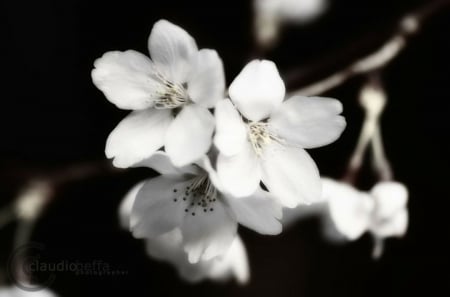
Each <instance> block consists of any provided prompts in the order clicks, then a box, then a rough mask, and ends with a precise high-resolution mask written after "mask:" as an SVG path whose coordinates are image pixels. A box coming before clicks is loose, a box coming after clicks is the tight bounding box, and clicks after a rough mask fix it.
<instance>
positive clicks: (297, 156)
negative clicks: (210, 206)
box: [214, 60, 345, 208]
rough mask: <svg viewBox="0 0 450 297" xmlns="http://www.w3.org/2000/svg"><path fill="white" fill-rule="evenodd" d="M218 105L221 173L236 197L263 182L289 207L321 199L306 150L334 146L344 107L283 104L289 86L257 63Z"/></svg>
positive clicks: (313, 101)
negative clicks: (286, 86)
mask: <svg viewBox="0 0 450 297" xmlns="http://www.w3.org/2000/svg"><path fill="white" fill-rule="evenodd" d="M229 95H230V98H231V100H232V101H233V103H234V104H235V105H236V107H237V109H238V110H239V112H240V113H241V114H242V116H244V117H245V118H246V119H242V117H241V115H240V114H239V113H238V111H237V110H236V108H235V106H233V104H232V103H231V101H230V100H228V99H227V100H221V101H219V103H218V104H217V105H216V110H215V116H216V135H215V138H214V143H215V145H216V146H217V148H218V149H219V151H220V154H219V157H218V160H217V173H218V176H219V179H220V180H221V182H222V183H223V186H224V188H225V189H226V190H227V191H229V192H230V193H231V194H232V195H234V196H236V197H241V196H247V195H251V194H252V193H253V192H254V191H255V190H256V189H257V188H258V186H259V183H260V181H262V182H263V183H264V185H265V186H266V187H267V188H268V189H269V191H270V192H271V193H272V194H273V195H274V196H275V197H277V198H279V199H280V200H281V202H282V204H283V205H284V206H286V207H290V208H292V207H295V206H297V205H298V204H299V203H312V202H315V201H317V200H319V199H320V198H321V183H320V177H319V171H318V169H317V167H316V165H315V163H314V161H313V160H312V159H311V157H310V156H309V155H308V153H306V151H305V150H304V149H303V148H315V147H319V146H323V145H326V144H329V143H331V142H333V141H335V140H336V139H337V138H338V137H339V136H340V134H341V133H342V131H343V130H344V128H345V119H344V118H343V117H342V116H339V113H341V112H342V105H341V103H340V102H339V101H337V100H335V99H330V98H319V97H311V98H307V97H302V96H295V97H292V98H290V99H288V100H286V101H284V102H283V99H284V95H285V87H284V83H283V81H282V80H281V77H280V76H279V74H278V70H277V68H276V66H275V64H274V63H273V62H270V61H257V60H255V61H252V62H250V63H249V64H247V66H245V68H244V69H243V70H242V72H241V73H240V74H239V75H238V76H237V77H236V79H235V80H234V81H233V82H232V84H231V86H230V88H229Z"/></svg>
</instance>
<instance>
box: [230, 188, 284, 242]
mask: <svg viewBox="0 0 450 297" xmlns="http://www.w3.org/2000/svg"><path fill="white" fill-rule="evenodd" d="M227 198H228V199H227V201H228V205H229V206H230V208H231V210H232V211H233V214H234V216H235V217H236V219H237V221H238V222H239V223H240V224H242V225H244V226H245V227H247V228H250V229H252V230H255V231H256V232H258V233H260V234H265V235H276V234H279V233H280V232H281V230H282V226H281V223H280V222H279V220H280V219H281V217H282V210H281V204H280V203H279V202H278V201H277V200H276V199H274V197H270V194H269V193H267V192H266V191H263V190H262V189H261V188H258V189H257V191H256V192H255V193H254V194H253V195H251V196H249V197H244V198H239V199H236V198H234V197H227Z"/></svg>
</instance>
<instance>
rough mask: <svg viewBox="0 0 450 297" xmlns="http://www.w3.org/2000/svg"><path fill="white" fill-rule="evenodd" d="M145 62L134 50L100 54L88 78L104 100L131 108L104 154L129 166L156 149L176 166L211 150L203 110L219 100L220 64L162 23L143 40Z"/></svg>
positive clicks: (209, 120) (210, 122) (209, 121)
mask: <svg viewBox="0 0 450 297" xmlns="http://www.w3.org/2000/svg"><path fill="white" fill-rule="evenodd" d="M148 47H149V51H150V55H151V60H150V59H149V58H148V57H147V56H145V55H143V54H141V53H139V52H136V51H133V50H128V51H124V52H121V51H112V52H107V53H105V54H104V55H103V56H102V57H101V58H99V59H97V60H96V61H95V63H94V66H95V68H94V69H93V70H92V79H93V82H94V84H95V85H96V86H97V88H99V89H100V90H101V91H102V92H103V93H104V94H105V96H106V98H107V99H108V100H109V101H111V102H112V103H114V104H115V105H116V106H117V107H119V108H121V109H128V110H133V111H132V112H131V113H130V114H129V115H128V116H127V117H126V118H125V119H124V120H122V122H120V123H119V125H118V126H117V127H116V128H115V129H114V130H113V131H112V132H111V134H110V135H109V137H108V140H107V143H106V149H105V152H106V156H107V157H108V158H114V160H113V164H114V165H115V166H116V167H122V168H123V167H129V166H132V165H134V164H136V163H138V162H140V161H142V160H143V159H145V158H148V157H150V156H151V155H152V154H153V153H154V152H155V151H157V150H158V149H159V148H161V147H162V146H164V147H165V151H166V152H167V154H168V155H169V157H170V158H171V159H172V162H174V164H176V165H177V166H183V165H186V164H188V163H191V162H193V161H195V160H197V159H199V158H200V157H201V156H202V155H203V154H205V153H206V152H207V151H208V150H209V148H210V146H211V138H212V134H213V131H214V118H213V116H212V114H211V113H210V112H209V111H208V108H211V107H213V106H214V105H215V104H216V102H217V101H218V100H220V99H223V97H224V89H225V79H224V71H223V65H222V61H221V59H220V58H219V56H218V55H217V53H216V51H214V50H210V49H202V50H198V48H197V45H196V43H195V41H194V39H193V38H192V37H191V36H190V35H189V34H188V33H187V32H186V31H184V30H183V29H181V28H180V27H178V26H176V25H173V24H171V23H170V22H168V21H165V20H161V21H158V22H157V23H155V25H154V26H153V29H152V32H151V34H150V37H149V40H148Z"/></svg>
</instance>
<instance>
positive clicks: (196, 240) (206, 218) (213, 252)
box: [181, 200, 237, 263]
mask: <svg viewBox="0 0 450 297" xmlns="http://www.w3.org/2000/svg"><path fill="white" fill-rule="evenodd" d="M181 228H182V233H183V239H184V249H185V251H186V252H187V253H188V259H189V262H191V263H197V262H198V261H200V260H201V261H207V260H210V259H213V258H215V257H217V256H221V255H223V254H224V253H225V252H226V251H227V250H228V248H229V247H230V245H231V243H232V242H233V239H234V237H235V236H236V231H237V223H236V221H235V220H234V219H233V218H232V217H231V216H230V214H229V212H228V210H227V209H226V207H225V205H224V204H223V203H222V202H220V201H219V200H218V201H217V202H216V203H214V206H213V211H207V212H204V211H203V209H201V208H200V209H199V211H196V212H195V215H186V217H185V220H184V222H183V225H182V227H181Z"/></svg>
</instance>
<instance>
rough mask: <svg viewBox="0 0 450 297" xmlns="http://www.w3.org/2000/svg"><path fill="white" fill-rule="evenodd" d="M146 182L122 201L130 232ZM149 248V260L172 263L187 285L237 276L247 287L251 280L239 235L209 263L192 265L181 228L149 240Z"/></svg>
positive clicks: (123, 223)
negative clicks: (140, 193)
mask: <svg viewBox="0 0 450 297" xmlns="http://www.w3.org/2000/svg"><path fill="white" fill-rule="evenodd" d="M143 185H144V182H141V183H139V184H138V185H136V186H134V187H133V188H132V189H131V190H130V191H129V193H128V194H127V195H126V196H125V198H124V199H123V201H122V203H121V205H120V207H119V219H120V222H121V226H122V227H123V228H124V229H129V227H130V226H129V225H130V217H131V213H132V207H133V204H134V201H135V199H136V196H137V193H138V192H139V190H140V189H141V188H142V186H143ZM145 242H146V249H147V253H148V255H149V256H150V257H152V258H154V259H156V260H160V261H164V262H168V263H170V264H171V265H172V266H173V267H174V268H175V269H176V270H177V272H178V274H179V275H180V277H181V278H182V279H184V280H186V281H188V282H199V281H202V280H206V279H210V280H213V281H225V280H228V279H230V278H232V277H234V278H235V279H236V280H237V281H238V282H239V283H241V284H245V283H246V282H247V281H248V279H249V277H250V271H249V270H250V269H249V264H248V257H247V251H246V249H245V246H244V244H243V242H242V240H241V239H240V238H239V236H236V237H235V238H234V239H233V242H232V243H231V246H230V248H229V249H228V250H227V251H226V252H225V253H224V255H220V256H218V257H216V258H213V259H211V260H207V261H199V262H197V263H190V262H189V261H188V257H187V254H186V252H185V251H184V249H183V239H182V233H181V230H180V229H179V228H176V229H173V230H172V231H170V232H167V233H165V234H162V235H159V236H157V237H156V238H154V239H153V238H152V239H146V240H145Z"/></svg>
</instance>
